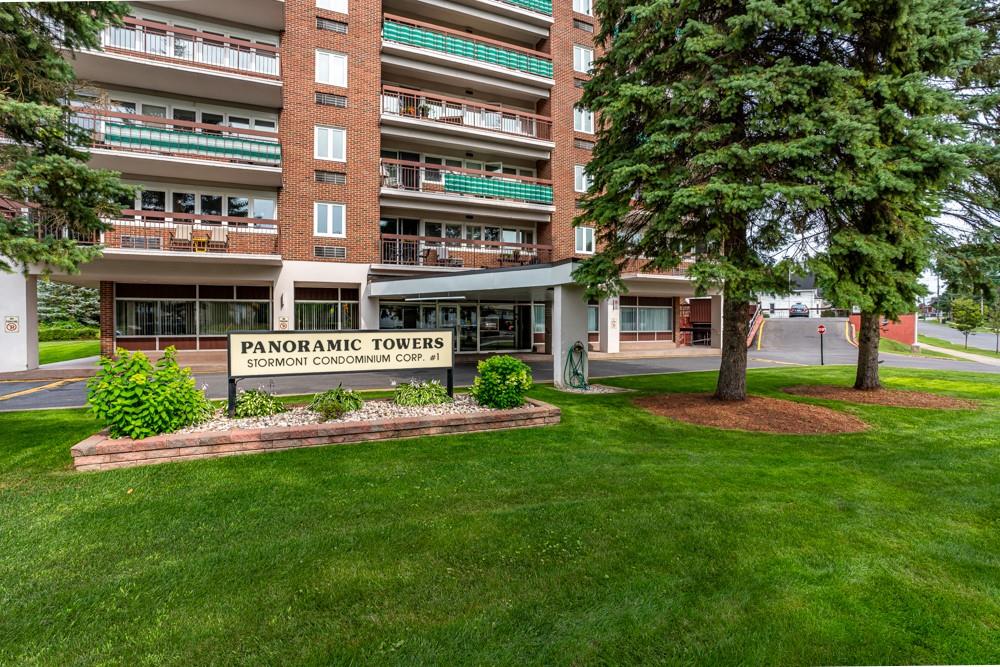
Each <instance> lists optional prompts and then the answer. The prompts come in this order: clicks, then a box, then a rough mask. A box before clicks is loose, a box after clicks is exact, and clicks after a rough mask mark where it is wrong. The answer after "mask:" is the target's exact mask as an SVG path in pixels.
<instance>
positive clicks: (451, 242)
mask: <svg viewBox="0 0 1000 667" xmlns="http://www.w3.org/2000/svg"><path fill="white" fill-rule="evenodd" d="M551 259H552V246H548V245H539V244H536V243H505V242H503V241H482V240H475V241H473V240H466V239H446V238H440V237H435V236H405V235H402V234H382V252H381V262H382V264H386V265H391V266H412V267H425V268H434V269H465V270H468V269H476V268H478V269H495V268H501V267H509V266H530V265H532V264H545V263H547V262H549V261H551Z"/></svg>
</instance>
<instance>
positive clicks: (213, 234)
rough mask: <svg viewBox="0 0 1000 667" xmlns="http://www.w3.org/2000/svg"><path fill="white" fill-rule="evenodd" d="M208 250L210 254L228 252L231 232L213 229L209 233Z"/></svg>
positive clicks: (218, 228)
mask: <svg viewBox="0 0 1000 667" xmlns="http://www.w3.org/2000/svg"><path fill="white" fill-rule="evenodd" d="M208 249H209V251H210V252H226V250H228V249H229V230H228V229H226V228H225V227H213V228H212V229H211V231H210V232H209V237H208Z"/></svg>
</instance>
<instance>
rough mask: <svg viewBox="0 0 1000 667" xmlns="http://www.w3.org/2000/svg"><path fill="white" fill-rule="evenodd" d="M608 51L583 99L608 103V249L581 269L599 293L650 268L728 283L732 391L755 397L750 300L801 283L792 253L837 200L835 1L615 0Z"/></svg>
mask: <svg viewBox="0 0 1000 667" xmlns="http://www.w3.org/2000/svg"><path fill="white" fill-rule="evenodd" d="M595 10H596V13H597V15H598V17H599V19H600V23H601V30H600V32H599V34H598V35H597V36H596V40H597V43H598V44H600V45H601V46H603V47H604V48H605V49H606V53H605V55H604V56H603V57H601V58H599V59H598V60H597V62H596V63H595V71H594V72H593V77H592V79H591V81H590V82H588V84H587V85H586V88H585V93H584V96H583V101H582V103H583V105H584V106H586V107H588V108H590V109H591V110H593V111H595V112H597V114H598V119H599V125H598V129H597V131H598V134H597V142H596V146H595V147H594V150H593V157H592V160H591V162H590V164H589V166H588V172H589V174H590V175H591V176H592V178H593V187H592V190H591V193H590V194H589V195H587V196H586V197H585V199H584V212H583V214H582V215H581V216H580V219H579V221H578V222H592V223H594V225H595V226H596V229H597V236H598V239H599V241H600V244H599V251H598V252H597V253H596V254H595V255H594V256H593V257H592V258H590V259H588V260H587V261H585V262H583V263H582V265H581V266H580V267H579V268H578V269H577V272H576V274H575V277H576V279H577V280H578V282H580V283H582V284H584V285H585V286H586V287H587V290H588V293H589V294H590V295H591V296H606V295H608V294H616V293H620V292H621V291H622V290H623V289H624V284H623V282H622V280H621V274H622V272H623V271H624V270H625V269H626V268H627V267H630V266H634V265H635V263H636V262H643V263H645V264H646V266H647V267H648V268H649V269H654V270H655V269H670V268H673V267H676V266H677V265H678V264H680V262H681V261H682V260H683V259H685V253H686V252H687V251H689V250H690V249H692V248H697V249H698V250H697V253H696V254H694V256H693V257H691V259H692V261H693V265H692V266H691V267H690V268H689V270H688V274H689V275H690V276H691V277H692V279H693V280H694V283H695V285H696V286H697V288H698V289H699V290H700V291H702V292H704V291H705V290H709V289H713V288H721V290H722V292H723V295H724V299H725V305H724V315H723V317H724V331H723V351H722V361H721V366H720V372H719V380H718V385H717V388H716V396H717V397H718V398H720V399H726V400H739V399H743V398H745V396H746V360H747V349H746V337H747V328H748V307H749V305H750V304H752V303H755V302H756V295H757V294H759V293H775V292H781V291H782V290H787V282H786V281H787V275H788V271H789V268H790V266H789V265H788V262H787V261H785V260H782V259H781V257H783V256H784V255H786V251H787V246H788V245H789V243H792V242H794V241H795V240H796V239H801V238H802V237H803V235H804V234H805V233H806V231H807V230H808V229H809V228H810V225H812V224H813V222H814V219H815V217H816V215H817V211H818V210H819V209H821V208H822V207H823V206H824V204H825V199H824V197H823V194H822V187H821V183H820V182H819V179H818V172H819V170H821V169H822V168H823V165H825V164H827V163H828V162H829V160H828V159H826V156H827V155H829V154H830V153H831V151H832V147H831V141H832V139H831V138H830V136H829V133H828V132H827V129H826V125H827V124H828V121H827V119H826V117H827V116H828V114H830V113H831V112H832V111H833V110H835V109H837V108H838V107H839V102H838V100H839V93H838V89H839V88H840V87H841V85H842V82H841V78H842V76H843V73H842V72H841V71H840V69H839V68H838V67H837V66H836V64H832V65H831V64H830V63H828V62H825V61H824V59H823V58H822V57H819V56H818V54H817V46H816V41H817V40H816V38H815V37H814V36H815V35H818V34H822V33H823V32H824V31H828V30H829V26H828V24H829V23H830V22H831V21H833V20H836V15H837V13H838V11H839V10H837V9H836V8H835V7H818V6H817V5H816V3H815V2H813V1H811V0H809V1H804V0H790V1H786V2H776V1H774V2H771V1H766V0H765V1H757V2H737V1H725V0H722V1H718V0H712V1H709V0H703V1H697V0H688V1H685V2H676V0H651V1H649V2H642V3H637V2H634V0H599V1H598V2H597V3H596V5H595Z"/></svg>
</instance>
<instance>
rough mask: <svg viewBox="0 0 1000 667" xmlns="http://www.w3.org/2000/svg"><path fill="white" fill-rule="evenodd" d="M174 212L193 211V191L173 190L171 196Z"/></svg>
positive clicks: (189, 212)
mask: <svg viewBox="0 0 1000 667" xmlns="http://www.w3.org/2000/svg"><path fill="white" fill-rule="evenodd" d="M173 204H174V208H173V211H174V213H188V214H191V213H194V212H195V210H194V206H195V196H194V193H193V192H175V193H174V196H173Z"/></svg>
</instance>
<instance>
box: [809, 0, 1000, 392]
mask: <svg viewBox="0 0 1000 667" xmlns="http://www.w3.org/2000/svg"><path fill="white" fill-rule="evenodd" d="M843 6H844V7H845V8H849V9H851V10H853V13H852V15H851V16H850V17H849V19H848V20H846V21H844V22H843V23H842V24H841V26H840V29H841V30H842V34H840V35H838V36H837V37H838V39H836V40H831V41H829V42H828V47H829V52H828V55H827V57H828V58H830V59H832V60H834V61H836V62H839V63H841V65H842V66H843V67H844V68H845V69H847V70H849V71H851V72H853V73H854V76H853V77H852V78H851V79H850V86H849V87H848V89H846V90H844V91H843V92H844V94H845V95H846V96H847V97H846V98H845V108H846V109H848V110H849V113H850V115H851V118H850V120H851V122H852V123H854V124H856V125H858V126H863V127H867V128H869V129H870V132H871V136H870V138H869V141H866V142H864V143H856V142H839V143H838V146H837V151H836V154H835V161H834V166H835V169H834V171H833V172H832V173H831V175H829V176H827V177H824V181H825V191H826V192H827V194H828V196H829V198H830V202H831V203H830V206H829V207H828V208H827V210H826V212H825V222H826V226H827V231H828V235H827V238H826V242H827V250H826V252H825V253H823V254H822V255H821V256H820V257H818V258H817V259H816V260H815V261H814V262H813V263H812V264H813V269H814V270H815V272H816V274H817V277H818V279H819V281H820V284H821V285H822V286H823V288H824V293H825V294H826V295H827V298H828V299H830V301H832V302H833V303H834V304H835V305H837V306H839V307H841V308H846V307H851V306H857V307H859V308H860V309H861V329H860V332H859V334H860V335H859V350H858V368H857V376H856V380H855V387H856V388H858V389H876V388H878V387H879V386H880V385H879V376H878V345H879V337H880V328H879V326H880V321H881V318H882V317H883V316H885V317H887V318H890V319H894V318H896V317H898V316H899V315H901V314H903V313H906V312H911V311H912V310H913V308H914V304H915V303H916V299H917V297H918V296H919V295H920V294H922V293H923V292H924V290H923V288H922V286H921V285H920V276H921V275H922V273H923V271H924V269H925V268H926V266H927V265H928V262H929V257H930V244H931V236H932V232H933V229H934V225H933V224H932V221H933V219H934V218H936V217H938V216H939V215H940V214H941V213H942V210H943V205H944V202H945V200H946V199H947V198H948V193H949V192H953V191H954V190H955V188H956V187H957V186H958V184H960V183H963V182H965V181H966V179H967V178H968V176H969V174H970V170H969V168H970V163H972V162H973V161H975V160H979V159H983V156H984V155H986V153H985V152H983V151H982V150H981V149H982V146H981V145H980V144H977V143H975V142H973V141H970V140H969V137H968V128H967V125H966V123H965V122H964V121H965V120H966V119H967V117H968V114H969V106H968V104H967V102H966V101H965V100H963V99H962V97H961V96H960V95H958V94H957V93H956V91H955V90H954V89H952V88H949V87H948V86H943V85H941V81H952V80H955V79H956V77H958V76H959V75H960V74H961V73H962V72H963V71H966V70H967V69H968V68H969V67H970V66H972V65H974V64H975V63H977V62H979V61H980V60H981V51H980V44H981V43H982V33H981V32H980V31H978V30H977V29H976V28H975V27H974V26H972V25H971V23H970V16H971V14H970V11H969V3H968V2H967V1H966V0H886V1H879V2H874V1H872V2H868V1H863V0H852V1H849V2H845V3H844V5H843ZM845 186H846V187H845Z"/></svg>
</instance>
